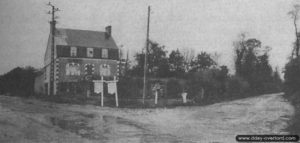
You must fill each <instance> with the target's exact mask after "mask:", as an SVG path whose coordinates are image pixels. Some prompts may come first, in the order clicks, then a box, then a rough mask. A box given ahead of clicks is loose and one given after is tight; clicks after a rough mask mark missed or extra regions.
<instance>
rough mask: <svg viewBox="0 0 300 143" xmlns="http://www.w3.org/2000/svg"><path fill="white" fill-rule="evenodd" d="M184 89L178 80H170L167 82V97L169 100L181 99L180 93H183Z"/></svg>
mask: <svg viewBox="0 0 300 143" xmlns="http://www.w3.org/2000/svg"><path fill="white" fill-rule="evenodd" d="M182 91H183V87H182V86H181V85H180V83H179V81H178V80H176V79H170V80H169V81H168V82H167V97H168V98H181V97H180V93H182Z"/></svg>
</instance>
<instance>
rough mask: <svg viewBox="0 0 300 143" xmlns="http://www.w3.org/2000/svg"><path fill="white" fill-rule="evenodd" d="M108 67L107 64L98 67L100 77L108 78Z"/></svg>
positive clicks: (109, 72)
mask: <svg viewBox="0 0 300 143" xmlns="http://www.w3.org/2000/svg"><path fill="white" fill-rule="evenodd" d="M110 75H111V71H110V66H109V65H107V64H103V65H100V76H110Z"/></svg>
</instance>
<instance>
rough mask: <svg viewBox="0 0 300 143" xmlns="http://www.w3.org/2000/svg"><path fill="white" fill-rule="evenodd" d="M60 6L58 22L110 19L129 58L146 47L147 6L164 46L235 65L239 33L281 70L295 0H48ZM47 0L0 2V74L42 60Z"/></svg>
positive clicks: (100, 25)
mask: <svg viewBox="0 0 300 143" xmlns="http://www.w3.org/2000/svg"><path fill="white" fill-rule="evenodd" d="M50 1H51V3H53V4H54V5H56V7H58V8H59V9H61V11H59V12H58V13H57V16H58V17H59V19H57V21H58V24H57V27H58V28H71V29H82V30H94V31H104V29H105V26H107V25H111V26H112V35H113V37H114V39H115V41H116V43H117V45H118V46H120V47H121V45H123V46H122V47H123V49H124V50H129V54H130V57H131V59H133V55H134V53H136V52H140V51H141V50H142V48H144V47H145V40H146V27H147V7H148V6H149V5H150V6H151V20H150V39H151V40H153V41H156V42H158V43H159V44H161V45H165V47H166V50H168V51H171V50H174V49H194V50H195V52H196V53H198V52H201V51H206V52H209V53H215V52H217V53H218V54H219V55H220V56H219V58H218V59H217V62H218V63H219V64H220V65H227V66H228V67H229V68H230V70H231V72H233V71H234V64H233V61H234V58H233V44H232V43H233V41H235V40H237V39H238V35H239V34H240V33H242V32H246V33H247V35H248V36H247V37H248V38H257V39H259V40H260V41H261V42H262V45H263V46H270V47H272V50H271V51H270V63H271V65H272V66H273V68H275V67H278V68H279V70H280V71H282V70H283V68H284V65H285V63H286V62H287V61H288V56H289V55H290V53H291V50H292V43H293V41H295V36H294V27H293V21H292V19H291V18H290V16H289V15H287V13H288V12H289V11H290V10H292V8H293V4H295V3H297V1H295V0H188V1H187V0H84V1H82V0H50ZM48 2H49V0H26V1H22V0H1V1H0V74H3V73H6V72H8V71H10V70H11V69H13V68H15V67H17V66H21V67H24V66H33V67H35V68H41V67H43V56H44V53H45V49H46V43H47V40H48V35H49V29H50V26H49V23H48V22H49V20H50V15H48V14H46V13H47V11H49V10H50V7H49V6H47V5H46V4H47V3H48Z"/></svg>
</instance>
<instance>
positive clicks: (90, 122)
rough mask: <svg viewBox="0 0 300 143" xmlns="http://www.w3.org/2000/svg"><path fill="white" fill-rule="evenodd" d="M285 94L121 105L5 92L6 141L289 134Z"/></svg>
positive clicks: (2, 132) (220, 141) (1, 134)
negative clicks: (67, 101)
mask: <svg viewBox="0 0 300 143" xmlns="http://www.w3.org/2000/svg"><path fill="white" fill-rule="evenodd" d="M293 114H294V108H293V107H292V106H291V105H290V104H289V103H288V102H286V101H285V100H284V98H282V93H279V94H268V95H262V96H258V97H253V98H246V99H242V100H235V101H231V102H223V103H217V104H213V105H209V106H204V107H177V108H172V109H161V108H160V109H117V108H109V107H97V106H93V105H70V104H56V103H49V102H43V101H38V100H35V99H22V98H18V97H8V96H0V142H28V143H29V142H30V143H35V142H36V143H40V142H62V143H65V142H73V143H76V142H78V143H82V142H88V143H90V142H91V143H93V142H97V143H99V142H100V143H118V142H119V143H124V142H131V143H140V142H145V143H152V142H163V143H165V142H172V143H173V142H184V143H185V142H187V143H193V142H204V143H233V142H235V136H236V135H237V134H288V133H287V132H286V131H285V130H284V129H285V128H286V127H287V122H288V121H289V120H290V118H291V116H293Z"/></svg>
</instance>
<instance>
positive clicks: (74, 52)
mask: <svg viewBox="0 0 300 143" xmlns="http://www.w3.org/2000/svg"><path fill="white" fill-rule="evenodd" d="M70 52H71V54H70V55H71V57H76V56H77V48H76V47H71V51H70Z"/></svg>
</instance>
